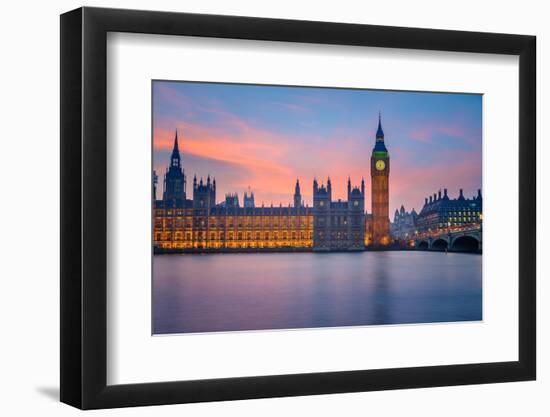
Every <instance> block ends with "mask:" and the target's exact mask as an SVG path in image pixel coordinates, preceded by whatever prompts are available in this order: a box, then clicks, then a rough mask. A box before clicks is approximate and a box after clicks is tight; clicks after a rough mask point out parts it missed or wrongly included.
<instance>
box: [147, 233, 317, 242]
mask: <svg viewBox="0 0 550 417" xmlns="http://www.w3.org/2000/svg"><path fill="white" fill-rule="evenodd" d="M207 237H208V238H209V239H210V240H225V239H226V235H225V233H223V232H220V233H214V232H213V233H210V234H207V233H206V232H197V233H181V232H175V233H173V234H171V233H158V232H157V233H155V241H157V242H161V241H166V240H168V241H169V240H172V238H173V240H187V241H190V240H191V239H194V240H206V238H207ZM227 239H228V240H279V239H283V240H287V239H291V240H296V239H313V234H312V233H311V232H309V233H307V232H302V233H296V232H293V233H287V232H283V233H278V232H273V233H269V232H266V233H260V232H257V233H246V234H245V233H242V232H239V233H228V234H227Z"/></svg>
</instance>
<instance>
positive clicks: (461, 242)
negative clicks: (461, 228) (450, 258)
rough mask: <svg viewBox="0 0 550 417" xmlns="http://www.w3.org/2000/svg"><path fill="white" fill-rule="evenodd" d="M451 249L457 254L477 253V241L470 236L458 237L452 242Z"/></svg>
mask: <svg viewBox="0 0 550 417" xmlns="http://www.w3.org/2000/svg"><path fill="white" fill-rule="evenodd" d="M451 249H452V250H454V251H457V252H477V251H479V240H478V239H477V238H476V237H474V236H470V235H464V236H458V237H456V238H455V239H454V240H453V242H452V246H451Z"/></svg>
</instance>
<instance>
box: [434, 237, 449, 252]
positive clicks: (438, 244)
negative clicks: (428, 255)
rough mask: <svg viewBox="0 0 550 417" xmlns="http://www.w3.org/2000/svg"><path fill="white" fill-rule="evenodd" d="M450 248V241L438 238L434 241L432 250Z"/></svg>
mask: <svg viewBox="0 0 550 417" xmlns="http://www.w3.org/2000/svg"><path fill="white" fill-rule="evenodd" d="M448 248H449V243H448V242H447V241H446V240H445V239H442V238H439V239H436V240H434V241H433V243H432V250H434V251H444V250H447V249H448Z"/></svg>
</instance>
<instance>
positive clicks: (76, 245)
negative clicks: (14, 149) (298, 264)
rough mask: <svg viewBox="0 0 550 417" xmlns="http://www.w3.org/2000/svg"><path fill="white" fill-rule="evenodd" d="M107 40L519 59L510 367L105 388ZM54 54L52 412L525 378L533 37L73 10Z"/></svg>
mask: <svg viewBox="0 0 550 417" xmlns="http://www.w3.org/2000/svg"><path fill="white" fill-rule="evenodd" d="M108 32H131V33H146V34H162V35H174V36H178V35H185V36H199V37H215V38H235V39H254V40H266V41H285V42H305V43H318V44H333V45H356V46H371V47H383V48H404V49H421V50H441V51H457V52H477V53H491V54H507V55H517V56H519V103H518V109H519V110H518V111H519V132H518V141H519V155H518V158H519V202H518V204H519V271H518V273H519V293H518V297H519V329H518V331H519V360H518V361H513V362H496V363H477V364H467V365H445V366H422V367H410V368H397V369H376V370H357V371H342V372H323V373H308V374H293V375H273V376H255V377H239V378H224V379H209V380H196V381H176V382H162V383H142V384H128V385H112V386H109V385H107V383H106V381H107V303H106V300H107V284H106V281H107V181H108V177H107V134H106V132H107V129H106V128H107V110H106V98H107V72H106V60H107V54H106V47H107V33H108ZM60 56H61V310H60V315H61V382H60V383H61V401H62V402H64V403H67V404H70V405H73V406H75V407H78V408H82V409H94V408H111V407H123V406H143V405H156V404H174V403H190V402H200V401H219V400H238V399H250V398H264V397H282V396H297V395H313V394H327V393H343V392H357V391H375V390H388V389H401V388H420V387H434V386H446V385H463V384H481V383H495V382H506V381H525V380H533V379H535V377H536V314H535V311H536V296H535V292H536V282H535V281H536V276H535V273H536V262H535V261H536V259H535V257H536V251H535V248H536V239H535V236H536V197H535V195H536V187H535V183H536V163H535V161H536V158H535V154H536V147H535V142H536V129H535V123H536V115H535V110H536V91H535V87H536V81H535V80H536V77H535V75H536V69H535V67H536V65H535V64H536V38H535V37H534V36H524V35H510V34H494V33H479V32H461V31H449V30H432V29H415V28H403V27H387V26H372V25H358V24H341V23H325V22H312V21H295V20H279V19H265V18H252V17H233V16H217V15H200V14H186V13H169V12H152V11H136V10H119V9H102V8H88V7H84V8H80V9H77V10H73V11H71V12H68V13H65V14H63V15H61V54H60ZM520 138H521V140H519V139H520Z"/></svg>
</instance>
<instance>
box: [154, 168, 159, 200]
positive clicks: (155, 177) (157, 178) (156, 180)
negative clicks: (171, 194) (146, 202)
mask: <svg viewBox="0 0 550 417" xmlns="http://www.w3.org/2000/svg"><path fill="white" fill-rule="evenodd" d="M158 182H159V177H158V175H157V171H155V170H153V201H157V185H158Z"/></svg>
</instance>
